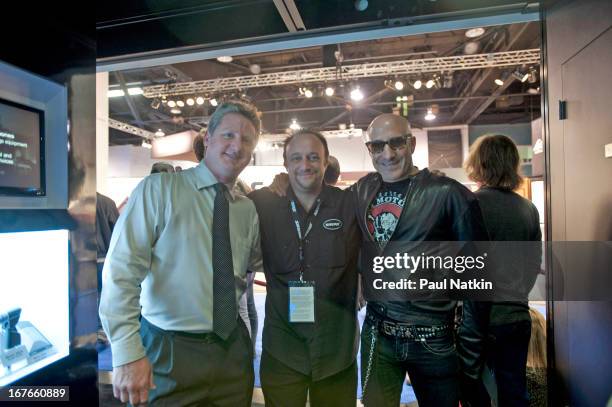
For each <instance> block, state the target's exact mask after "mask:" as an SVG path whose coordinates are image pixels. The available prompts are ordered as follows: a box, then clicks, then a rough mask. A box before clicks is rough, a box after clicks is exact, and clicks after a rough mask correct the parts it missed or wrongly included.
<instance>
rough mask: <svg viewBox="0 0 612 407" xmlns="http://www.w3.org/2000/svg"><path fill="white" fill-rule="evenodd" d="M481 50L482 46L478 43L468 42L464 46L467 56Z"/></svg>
mask: <svg viewBox="0 0 612 407" xmlns="http://www.w3.org/2000/svg"><path fill="white" fill-rule="evenodd" d="M479 48H480V44H479V43H478V41H470V42H466V43H465V45H464V46H463V52H465V53H466V54H467V55H473V54H475V53H477V52H478V49H479Z"/></svg>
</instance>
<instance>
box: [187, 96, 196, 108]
mask: <svg viewBox="0 0 612 407" xmlns="http://www.w3.org/2000/svg"><path fill="white" fill-rule="evenodd" d="M186 102H187V105H188V106H193V105H194V104H195V100H193V98H188V99H187V100H186Z"/></svg>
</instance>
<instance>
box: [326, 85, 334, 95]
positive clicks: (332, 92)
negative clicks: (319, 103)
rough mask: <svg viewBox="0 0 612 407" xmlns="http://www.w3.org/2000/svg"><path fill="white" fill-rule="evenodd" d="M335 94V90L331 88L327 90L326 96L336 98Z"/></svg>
mask: <svg viewBox="0 0 612 407" xmlns="http://www.w3.org/2000/svg"><path fill="white" fill-rule="evenodd" d="M334 92H335V90H334V88H332V87H331V86H328V87H326V88H325V96H334Z"/></svg>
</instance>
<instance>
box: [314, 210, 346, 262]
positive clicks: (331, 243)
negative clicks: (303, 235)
mask: <svg viewBox="0 0 612 407" xmlns="http://www.w3.org/2000/svg"><path fill="white" fill-rule="evenodd" d="M333 221H335V219H334V220H333ZM333 221H332V222H330V221H329V220H323V221H319V222H317V225H316V233H313V234H311V236H309V237H308V238H309V239H310V248H311V250H313V251H314V252H313V253H311V259H312V264H313V266H315V267H320V268H338V267H344V266H345V265H346V239H345V233H344V228H345V225H342V222H341V221H339V222H340V223H339V225H338V224H337V223H336V222H333ZM338 226H339V227H338ZM313 229H314V227H313Z"/></svg>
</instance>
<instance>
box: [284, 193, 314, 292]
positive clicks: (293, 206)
mask: <svg viewBox="0 0 612 407" xmlns="http://www.w3.org/2000/svg"><path fill="white" fill-rule="evenodd" d="M320 208H321V198H318V199H317V206H316V207H315V210H314V212H313V214H312V218H310V217H308V219H309V220H308V226H307V227H306V231H305V232H304V234H303V235H302V226H301V225H300V220H299V218H298V213H297V205H296V203H295V200H293V199H292V200H291V215H292V216H293V223H294V224H295V230H296V232H297V236H298V241H299V243H300V244H299V248H298V253H299V259H300V281H304V278H303V277H304V268H305V267H304V241H305V240H306V237H307V236H308V233H310V230H311V229H312V219H314V218H316V217H317V215H318V214H319V209H320Z"/></svg>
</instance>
